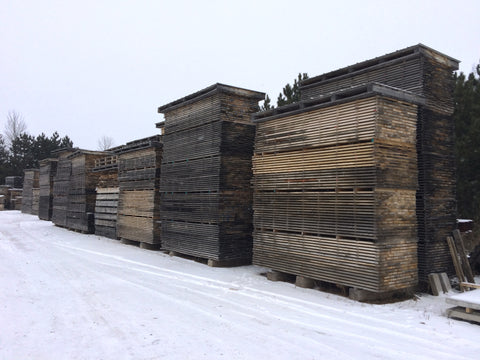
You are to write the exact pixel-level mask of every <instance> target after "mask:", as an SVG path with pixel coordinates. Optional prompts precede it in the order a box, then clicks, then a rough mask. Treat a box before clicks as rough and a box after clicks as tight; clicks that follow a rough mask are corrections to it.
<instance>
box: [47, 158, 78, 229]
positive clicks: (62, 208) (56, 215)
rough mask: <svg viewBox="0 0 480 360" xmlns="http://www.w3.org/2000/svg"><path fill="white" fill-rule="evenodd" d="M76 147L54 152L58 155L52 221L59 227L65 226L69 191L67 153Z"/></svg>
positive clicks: (70, 173)
mask: <svg viewBox="0 0 480 360" xmlns="http://www.w3.org/2000/svg"><path fill="white" fill-rule="evenodd" d="M75 150H76V149H62V150H61V151H58V152H56V156H57V157H58V162H57V172H56V174H55V176H54V181H53V200H52V222H53V223H54V224H55V225H57V226H61V227H66V226H67V206H68V194H69V191H70V177H71V175H72V162H71V160H70V159H69V158H68V155H70V154H72V153H73V152H74V151H75Z"/></svg>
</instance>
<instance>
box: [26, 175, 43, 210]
mask: <svg viewBox="0 0 480 360" xmlns="http://www.w3.org/2000/svg"><path fill="white" fill-rule="evenodd" d="M39 177H40V171H39V170H38V169H25V170H24V177H23V192H22V212H23V213H26V214H32V215H38V197H39V192H38V189H39Z"/></svg>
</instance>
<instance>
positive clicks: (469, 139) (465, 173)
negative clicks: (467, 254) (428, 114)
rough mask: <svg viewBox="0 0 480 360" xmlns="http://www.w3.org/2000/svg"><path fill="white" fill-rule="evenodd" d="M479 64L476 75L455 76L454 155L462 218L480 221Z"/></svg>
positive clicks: (459, 208) (461, 74) (458, 201)
mask: <svg viewBox="0 0 480 360" xmlns="http://www.w3.org/2000/svg"><path fill="white" fill-rule="evenodd" d="M479 76H480V64H479V65H478V66H477V68H476V74H475V73H473V72H472V73H470V74H469V75H468V76H465V75H464V74H463V73H460V75H458V76H456V86H455V92H454V99H455V111H454V119H455V136H456V140H455V155H456V163H457V203H458V214H459V216H460V217H464V218H472V219H474V220H476V221H478V220H480V166H479V164H480V80H479Z"/></svg>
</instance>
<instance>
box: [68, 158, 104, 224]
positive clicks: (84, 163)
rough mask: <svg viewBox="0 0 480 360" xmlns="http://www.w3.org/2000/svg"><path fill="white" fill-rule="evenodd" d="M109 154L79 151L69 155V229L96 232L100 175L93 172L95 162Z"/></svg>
mask: <svg viewBox="0 0 480 360" xmlns="http://www.w3.org/2000/svg"><path fill="white" fill-rule="evenodd" d="M106 155H108V153H106V152H101V151H88V150H77V151H75V152H74V153H72V154H70V155H68V160H70V162H71V165H72V173H71V176H70V186H69V191H68V201H67V225H66V226H67V228H69V229H71V230H77V231H81V232H85V233H94V232H95V223H94V215H95V198H96V193H95V188H96V187H97V183H98V178H99V173H98V172H93V168H94V167H95V160H97V159H99V158H103V157H105V156H106Z"/></svg>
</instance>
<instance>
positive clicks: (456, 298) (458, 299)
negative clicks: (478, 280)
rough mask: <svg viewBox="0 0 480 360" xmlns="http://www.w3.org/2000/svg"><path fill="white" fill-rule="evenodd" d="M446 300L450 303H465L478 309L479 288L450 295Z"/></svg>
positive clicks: (479, 306)
mask: <svg viewBox="0 0 480 360" xmlns="http://www.w3.org/2000/svg"><path fill="white" fill-rule="evenodd" d="M448 300H449V301H447V302H448V303H450V304H460V303H462V304H465V305H466V306H467V305H468V307H471V308H473V309H480V289H474V290H471V291H466V292H463V293H460V294H456V295H452V296H450V298H449V299H448Z"/></svg>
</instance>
